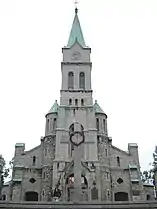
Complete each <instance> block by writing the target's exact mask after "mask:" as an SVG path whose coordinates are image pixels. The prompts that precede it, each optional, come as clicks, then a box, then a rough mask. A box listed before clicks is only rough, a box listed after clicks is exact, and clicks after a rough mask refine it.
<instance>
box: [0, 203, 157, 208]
mask: <svg viewBox="0 0 157 209" xmlns="http://www.w3.org/2000/svg"><path fill="white" fill-rule="evenodd" d="M0 208H1V209H5V208H8V209H14V208H16V209H25V208H29V209H35V208H36V209H37V208H38V209H50V208H64V209H66V208H68V209H70V208H71V209H74V208H77V209H78V208H79V209H80V208H81V209H84V208H91V209H92V208H95V209H96V208H106V209H107V208H110V209H112V208H114V209H122V208H123V209H130V208H134V209H149V208H157V201H156V202H155V201H154V202H152V201H150V202H149V201H147V202H139V203H133V202H129V203H127V202H126V203H115V204H103V203H92V204H90V203H84V204H83V203H82V204H76V203H75V204H72V203H71V204H60V203H56V204H52V203H45V202H40V203H39V202H36V203H35V202H33V203H32V202H20V203H18V202H17V203H15V202H14V203H13V202H3V201H0Z"/></svg>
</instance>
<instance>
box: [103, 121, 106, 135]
mask: <svg viewBox="0 0 157 209" xmlns="http://www.w3.org/2000/svg"><path fill="white" fill-rule="evenodd" d="M105 124H106V121H105V119H103V128H104V132H105V129H106V125H105Z"/></svg>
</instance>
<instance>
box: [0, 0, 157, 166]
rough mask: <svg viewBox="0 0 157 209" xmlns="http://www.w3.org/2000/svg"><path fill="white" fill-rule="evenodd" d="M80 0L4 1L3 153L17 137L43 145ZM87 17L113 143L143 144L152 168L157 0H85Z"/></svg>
mask: <svg viewBox="0 0 157 209" xmlns="http://www.w3.org/2000/svg"><path fill="white" fill-rule="evenodd" d="M73 2H74V1H73V0H46V1H45V0H16V1H15V0H1V1H0V99H1V103H0V137H1V138H0V140H1V141H0V142H1V143H0V153H2V154H3V156H4V157H5V159H6V160H11V158H12V156H13V154H14V145H15V143H16V142H25V143H26V149H27V150H28V149H30V148H33V147H34V146H36V145H38V144H39V143H40V137H41V136H43V135H44V128H45V114H46V113H47V112H48V111H49V109H50V107H51V106H52V104H53V102H54V100H55V99H57V100H58V101H59V97H60V87H61V69H60V62H61V61H62V51H61V48H62V47H63V46H64V45H66V43H67V41H68V36H69V33H70V29H71V25H72V21H73V17H74V3H73ZM78 8H79V18H80V22H81V26H82V30H83V33H84V37H85V41H86V43H87V45H89V46H90V47H91V48H92V55H91V58H92V62H93V70H92V84H93V85H92V86H93V90H94V94H93V97H94V99H97V100H98V102H99V104H100V106H101V107H102V108H103V109H104V111H105V112H106V114H107V115H108V131H109V135H110V136H112V138H113V144H114V145H115V146H118V147H119V148H122V149H124V150H126V149H127V144H128V143H129V142H137V143H138V145H139V154H140V161H141V165H142V167H143V168H148V164H149V162H151V160H152V152H153V151H154V146H155V145H156V144H157V143H156V142H157V131H156V130H157V128H156V127H157V123H156V118H157V96H156V95H157V93H156V92H157V82H156V80H157V62H156V60H157V27H156V24H157V12H156V11H157V1H156V0H92V1H91V0H80V2H79V4H78Z"/></svg>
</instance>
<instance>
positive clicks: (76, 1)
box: [74, 0, 78, 14]
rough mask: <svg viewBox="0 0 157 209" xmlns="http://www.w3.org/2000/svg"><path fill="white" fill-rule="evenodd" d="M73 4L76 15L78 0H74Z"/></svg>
mask: <svg viewBox="0 0 157 209" xmlns="http://www.w3.org/2000/svg"><path fill="white" fill-rule="evenodd" d="M74 4H75V14H77V12H78V8H77V5H78V0H75V2H74Z"/></svg>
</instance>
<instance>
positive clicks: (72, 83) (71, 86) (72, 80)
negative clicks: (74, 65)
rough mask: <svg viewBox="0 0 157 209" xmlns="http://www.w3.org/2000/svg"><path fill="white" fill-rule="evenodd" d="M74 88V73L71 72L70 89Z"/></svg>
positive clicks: (69, 78)
mask: <svg viewBox="0 0 157 209" xmlns="http://www.w3.org/2000/svg"><path fill="white" fill-rule="evenodd" d="M73 88H74V73H73V72H69V74H68V89H73Z"/></svg>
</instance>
